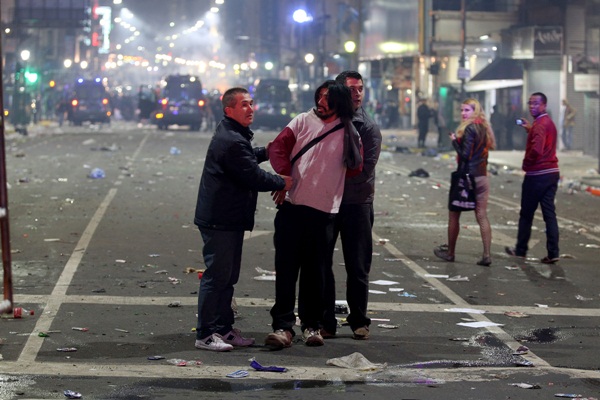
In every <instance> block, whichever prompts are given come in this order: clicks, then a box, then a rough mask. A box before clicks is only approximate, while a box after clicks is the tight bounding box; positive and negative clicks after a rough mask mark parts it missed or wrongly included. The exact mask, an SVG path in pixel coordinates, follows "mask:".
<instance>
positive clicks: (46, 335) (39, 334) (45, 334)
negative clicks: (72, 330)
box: [38, 332, 50, 337]
mask: <svg viewBox="0 0 600 400" xmlns="http://www.w3.org/2000/svg"><path fill="white" fill-rule="evenodd" d="M38 336H39V337H50V335H48V334H47V333H46V332H40V333H38Z"/></svg>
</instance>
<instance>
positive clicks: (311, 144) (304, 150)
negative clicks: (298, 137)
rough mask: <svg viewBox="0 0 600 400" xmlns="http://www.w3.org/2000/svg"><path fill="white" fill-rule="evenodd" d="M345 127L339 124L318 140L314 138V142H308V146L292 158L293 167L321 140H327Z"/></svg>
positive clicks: (318, 137)
mask: <svg viewBox="0 0 600 400" xmlns="http://www.w3.org/2000/svg"><path fill="white" fill-rule="evenodd" d="M343 127H344V124H343V123H342V122H340V123H339V124H337V125H336V126H334V127H333V128H331V129H330V130H328V131H327V132H325V133H324V134H322V135H321V136H317V137H316V138H314V139H313V140H311V141H310V142H308V143H307V144H306V146H304V147H303V148H301V149H300V151H299V152H297V153H296V155H295V156H294V158H292V161H291V165H294V163H295V162H296V160H298V159H299V158H300V157H302V155H303V154H304V153H306V152H307V151H308V150H309V149H310V148H311V147H313V146H314V145H315V144H317V143H319V142H320V141H321V140H323V139H325V137H326V136H327V135H329V134H330V133H332V132H335V131H337V130H338V129H340V128H343Z"/></svg>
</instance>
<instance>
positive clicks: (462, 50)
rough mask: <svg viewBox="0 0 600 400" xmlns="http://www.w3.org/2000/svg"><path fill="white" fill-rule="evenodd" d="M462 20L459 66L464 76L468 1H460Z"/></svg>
mask: <svg viewBox="0 0 600 400" xmlns="http://www.w3.org/2000/svg"><path fill="white" fill-rule="evenodd" d="M460 19H461V24H460V60H459V62H458V66H459V67H460V68H459V70H461V74H464V68H465V65H466V58H467V48H466V46H467V44H466V39H467V7H466V0H461V1H460ZM460 96H461V97H462V98H464V97H465V78H464V76H462V75H461V78H460Z"/></svg>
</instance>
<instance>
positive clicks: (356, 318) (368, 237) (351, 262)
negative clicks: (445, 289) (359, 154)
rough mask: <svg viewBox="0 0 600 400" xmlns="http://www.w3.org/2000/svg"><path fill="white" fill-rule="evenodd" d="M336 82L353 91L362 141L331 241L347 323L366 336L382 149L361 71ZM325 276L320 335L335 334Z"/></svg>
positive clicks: (331, 282) (329, 279)
mask: <svg viewBox="0 0 600 400" xmlns="http://www.w3.org/2000/svg"><path fill="white" fill-rule="evenodd" d="M335 79H336V81H337V82H339V83H341V84H344V85H346V86H347V87H348V88H349V89H350V91H351V93H352V102H353V105H354V117H353V118H352V124H353V125H354V127H355V128H356V130H357V131H358V134H359V135H360V140H361V141H362V144H363V151H364V153H363V169H362V172H361V173H360V174H358V175H357V176H354V177H352V178H346V181H345V183H344V196H343V197H342V204H341V205H340V210H339V213H338V214H337V215H336V219H335V227H334V229H335V230H334V235H335V236H334V241H333V243H334V244H335V241H336V240H337V237H338V235H340V236H341V239H342V251H343V253H344V264H345V266H346V274H347V278H346V301H347V302H348V306H349V308H350V314H349V315H348V319H347V321H348V323H349V324H350V328H351V329H352V332H353V338H354V339H357V340H365V339H368V338H369V325H370V324H371V320H370V319H369V318H368V317H367V302H368V299H369V272H370V270H371V260H372V255H373V235H372V232H371V231H372V228H373V222H374V211H373V199H374V197H375V165H376V164H377V160H378V159H379V153H380V152H381V131H380V130H379V127H378V126H377V125H376V124H375V123H374V122H373V121H372V120H371V118H369V116H368V115H367V113H366V112H365V110H364V108H363V107H362V102H363V97H364V84H363V79H362V76H361V75H360V73H358V72H356V71H344V72H342V73H340V74H339V75H338V76H337V77H336V78H335ZM328 272H330V273H329V274H326V276H325V296H326V299H325V317H324V321H325V322H324V326H323V329H322V330H321V335H322V336H323V337H324V338H327V337H331V336H333V335H335V333H336V328H337V321H336V319H335V278H334V276H333V273H332V272H331V271H328Z"/></svg>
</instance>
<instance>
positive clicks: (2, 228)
mask: <svg viewBox="0 0 600 400" xmlns="http://www.w3.org/2000/svg"><path fill="white" fill-rule="evenodd" d="M1 20H2V10H1V9H0V21H1ZM0 54H3V53H2V41H1V40H0ZM2 69H3V67H2V63H1V62H0V76H3V70H2ZM2 81H3V80H2V79H0V113H1V115H0V235H1V237H0V241H1V242H2V267H3V269H4V275H3V277H4V279H3V281H4V299H5V300H9V301H10V304H11V307H10V308H9V309H7V310H6V312H8V313H10V312H12V304H13V303H14V302H13V284H12V269H11V258H10V234H9V229H8V190H7V186H6V184H7V182H6V151H5V147H4V125H5V122H6V121H5V116H4V84H3V82H2Z"/></svg>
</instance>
